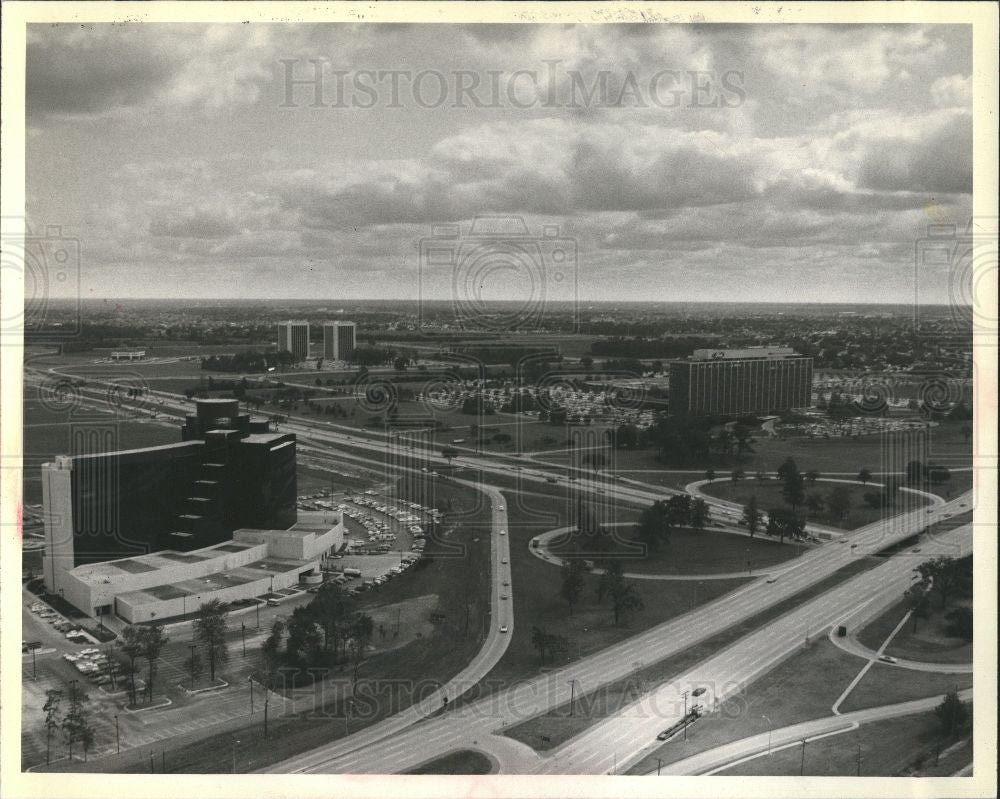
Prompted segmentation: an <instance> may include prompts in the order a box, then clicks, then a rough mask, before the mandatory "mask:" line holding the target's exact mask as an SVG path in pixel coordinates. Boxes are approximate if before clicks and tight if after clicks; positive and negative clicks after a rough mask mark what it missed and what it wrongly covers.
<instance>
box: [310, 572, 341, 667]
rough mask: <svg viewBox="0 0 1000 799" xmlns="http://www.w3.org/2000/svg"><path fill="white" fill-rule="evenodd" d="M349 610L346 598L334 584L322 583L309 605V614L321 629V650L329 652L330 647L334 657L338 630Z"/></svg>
mask: <svg viewBox="0 0 1000 799" xmlns="http://www.w3.org/2000/svg"><path fill="white" fill-rule="evenodd" d="M349 608H350V603H349V601H348V598H347V597H346V596H345V595H344V593H343V591H341V589H340V586H339V585H337V584H336V583H324V584H323V585H322V586H321V587H320V589H319V591H318V592H317V593H316V596H315V597H314V598H313V600H312V602H310V603H309V612H310V613H311V614H312V616H313V618H315V619H316V622H317V623H318V624H319V626H320V627H321V628H322V629H323V648H324V649H325V650H326V651H327V652H329V651H330V648H331V645H332V646H333V647H334V653H333V654H334V657H336V655H337V652H336V642H337V633H338V628H339V625H340V624H341V622H342V621H343V620H344V619H345V618H346V617H347V613H348V610H349Z"/></svg>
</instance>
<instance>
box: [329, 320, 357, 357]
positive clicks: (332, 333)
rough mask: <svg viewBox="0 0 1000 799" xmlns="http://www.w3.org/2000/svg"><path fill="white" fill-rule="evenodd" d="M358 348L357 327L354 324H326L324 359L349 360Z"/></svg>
mask: <svg viewBox="0 0 1000 799" xmlns="http://www.w3.org/2000/svg"><path fill="white" fill-rule="evenodd" d="M357 346H358V345H357V325H355V324H354V322H326V323H325V324H324V325H323V357H324V358H328V359H330V360H332V361H346V360H349V359H350V357H351V353H352V352H353V351H354V349H355V347H357Z"/></svg>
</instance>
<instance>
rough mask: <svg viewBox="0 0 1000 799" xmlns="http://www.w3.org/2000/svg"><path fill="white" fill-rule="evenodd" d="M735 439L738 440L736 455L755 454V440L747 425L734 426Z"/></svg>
mask: <svg viewBox="0 0 1000 799" xmlns="http://www.w3.org/2000/svg"><path fill="white" fill-rule="evenodd" d="M733 438H734V439H735V440H736V454H737V455H743V453H745V452H753V451H754V450H753V446H752V444H753V443H754V439H753V437H752V436H751V434H750V428H749V427H747V426H746V425H745V424H739V423H737V424H734V425H733Z"/></svg>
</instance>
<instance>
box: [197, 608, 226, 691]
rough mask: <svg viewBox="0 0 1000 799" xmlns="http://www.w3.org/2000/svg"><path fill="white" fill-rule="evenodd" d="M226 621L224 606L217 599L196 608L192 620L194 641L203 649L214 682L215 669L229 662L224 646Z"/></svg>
mask: <svg viewBox="0 0 1000 799" xmlns="http://www.w3.org/2000/svg"><path fill="white" fill-rule="evenodd" d="M227 628H228V619H227V617H226V606H225V605H224V604H223V603H222V602H220V601H219V600H218V599H213V600H211V601H209V602H205V603H203V604H202V605H200V606H199V607H198V618H196V619H195V620H194V639H195V640H196V641H198V642H200V643H201V644H202V645H203V646H204V647H205V655H206V657H207V658H208V671H209V675H210V678H211V680H212V681H213V682H214V681H215V668H216V666H218V665H222V664H225V663H227V662H228V661H229V647H228V646H227V645H226V632H227Z"/></svg>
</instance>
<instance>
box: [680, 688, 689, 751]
mask: <svg viewBox="0 0 1000 799" xmlns="http://www.w3.org/2000/svg"><path fill="white" fill-rule="evenodd" d="M681 696H683V697H684V740H685V741H686V740H687V739H688V692H687V691H685V692H684V693H682V694H681Z"/></svg>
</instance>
